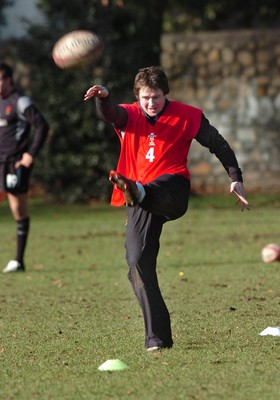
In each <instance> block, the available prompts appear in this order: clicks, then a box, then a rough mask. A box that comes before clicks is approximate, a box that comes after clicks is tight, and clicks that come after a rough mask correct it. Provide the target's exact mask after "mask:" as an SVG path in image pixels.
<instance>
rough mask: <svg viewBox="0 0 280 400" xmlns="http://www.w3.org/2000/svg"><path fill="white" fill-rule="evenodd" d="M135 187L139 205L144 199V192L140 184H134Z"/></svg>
mask: <svg viewBox="0 0 280 400" xmlns="http://www.w3.org/2000/svg"><path fill="white" fill-rule="evenodd" d="M136 185H137V189H138V192H139V203H141V201H143V200H144V197H145V196H146V192H145V189H144V186H143V185H142V183H140V182H136Z"/></svg>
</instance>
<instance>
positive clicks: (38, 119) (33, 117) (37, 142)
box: [24, 104, 49, 157]
mask: <svg viewBox="0 0 280 400" xmlns="http://www.w3.org/2000/svg"><path fill="white" fill-rule="evenodd" d="M24 117H25V118H26V121H27V122H28V123H29V124H30V125H32V126H33V128H34V130H35V131H34V136H33V140H32V143H31V145H30V147H29V149H28V153H29V154H31V155H32V157H35V156H36V155H37V154H38V152H39V150H40V149H41V147H42V146H43V144H44V142H45V140H46V138H47V134H48V130H49V125H48V123H47V121H46V120H45V118H44V116H43V115H42V114H41V113H40V111H39V110H38V109H37V108H36V106H35V105H34V104H31V105H30V106H29V107H27V109H26V110H25V111H24Z"/></svg>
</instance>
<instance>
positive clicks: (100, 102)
mask: <svg viewBox="0 0 280 400" xmlns="http://www.w3.org/2000/svg"><path fill="white" fill-rule="evenodd" d="M95 102H96V111H97V115H98V116H99V118H101V119H103V120H104V121H106V122H110V123H111V124H113V125H114V127H115V128H116V129H122V128H124V127H125V125H126V123H127V119H128V114H127V111H126V110H125V108H124V107H122V106H119V105H116V104H113V103H112V101H111V96H110V94H109V96H107V97H102V98H101V99H99V98H96V100H95Z"/></svg>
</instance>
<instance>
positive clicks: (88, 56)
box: [52, 30, 103, 69]
mask: <svg viewBox="0 0 280 400" xmlns="http://www.w3.org/2000/svg"><path fill="white" fill-rule="evenodd" d="M102 50H103V42H102V39H101V38H100V36H98V35H97V34H96V33H94V32H91V31H87V30H77V31H72V32H68V33H66V34H65V35H64V36H62V37H61V38H60V39H58V41H57V42H56V43H55V45H54V47H53V50H52V57H53V60H54V62H55V64H56V65H57V66H58V67H59V68H63V69H65V68H72V67H79V66H83V65H87V64H90V63H94V62H95V61H97V60H98V59H99V57H100V55H101V53H102Z"/></svg>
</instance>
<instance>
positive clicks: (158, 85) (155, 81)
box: [133, 66, 169, 98]
mask: <svg viewBox="0 0 280 400" xmlns="http://www.w3.org/2000/svg"><path fill="white" fill-rule="evenodd" d="M143 86H147V87H149V88H151V89H161V90H162V91H163V94H164V95H165V94H168V93H169V84H168V79H167V76H166V74H165V72H164V71H163V69H162V68H161V67H158V66H156V67H154V66H152V67H146V68H141V69H139V71H138V73H137V75H136V77H135V79H134V88H133V92H134V94H135V96H136V97H137V98H138V95H139V90H140V89H141V88H142V87H143Z"/></svg>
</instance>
